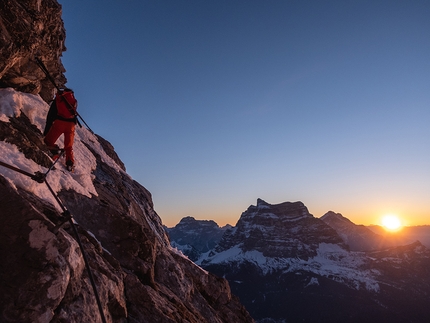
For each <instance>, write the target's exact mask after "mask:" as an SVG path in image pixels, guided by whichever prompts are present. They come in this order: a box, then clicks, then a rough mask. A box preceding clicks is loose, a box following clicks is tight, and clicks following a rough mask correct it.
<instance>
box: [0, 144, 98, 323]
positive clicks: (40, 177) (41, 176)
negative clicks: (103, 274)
mask: <svg viewBox="0 0 430 323" xmlns="http://www.w3.org/2000/svg"><path fill="white" fill-rule="evenodd" d="M62 154H64V150H62V152H61V154H60V157H61V156H62ZM58 159H60V158H58ZM58 159H57V160H56V161H55V162H54V163H53V164H52V165H51V167H50V168H49V169H48V171H47V172H46V173H41V172H35V173H34V174H31V173H29V172H26V171H25V170H22V169H19V168H17V167H15V166H12V165H9V164H7V163H4V162H2V161H0V165H1V166H4V167H6V168H9V169H11V170H13V171H16V172H18V173H20V174H23V175H25V176H28V177H30V178H31V179H32V180H34V181H36V182H38V183H45V184H46V186H47V187H48V189H49V191H50V192H51V194H52V195H53V196H54V198H55V200H56V201H57V203H58V205H59V206H60V208H61V209H62V210H63V213H62V216H64V218H65V221H69V223H70V225H71V227H72V229H73V232H74V234H75V236H76V241H77V242H78V245H79V248H81V253H82V257H83V258H84V263H85V267H86V268H87V272H88V277H89V278H90V282H91V286H92V288H93V291H94V296H95V298H96V301H97V306H98V308H99V312H100V317H101V320H102V322H103V323H106V318H105V315H104V312H103V307H102V303H101V301H100V296H99V293H98V291H97V287H96V284H95V281H94V276H93V273H92V270H91V267H90V263H89V262H88V258H87V255H86V252H85V250H84V247H83V245H82V241H81V238H80V237H79V233H78V230H77V229H76V225H75V222H74V221H73V216H72V215H71V213H70V211H69V210H67V209H66V207H65V206H64V204H63V203H62V202H61V200H60V198H59V197H58V196H57V194H55V192H54V190H53V189H52V187H51V185H49V183H48V182H47V181H46V175H48V173H49V172H50V171H51V170H52V169H53V167H54V165H55V164H56V162H57V161H58ZM63 223H64V222H63ZM60 226H61V225H60ZM54 230H55V229H54Z"/></svg>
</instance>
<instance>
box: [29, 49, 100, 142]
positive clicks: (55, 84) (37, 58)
mask: <svg viewBox="0 0 430 323" xmlns="http://www.w3.org/2000/svg"><path fill="white" fill-rule="evenodd" d="M34 59H35V60H36V63H37V65H39V67H40V69H41V70H42V71H43V72H44V73H45V75H46V77H47V78H48V79H49V80H50V81H51V83H52V84H53V85H54V86H55V88H56V89H57V91H58V92H61V90H60V88H59V87H58V85H57V83H55V80H54V78H53V77H52V76H51V74H49V71H48V69H47V68H46V66H45V64H43V62H42V61H41V60H40V58H39V57H37V56H35V57H34ZM61 98H62V100H63V101H64V102H66V106H67V108H68V109H69V110H70V112H71V113H72V114H73V115H74V114H76V116H77V117H79V118H80V119H81V121H82V122H83V123H84V124H85V126H86V127H87V129H88V130H89V131H90V132H91V133H92V134H94V132H93V131H92V130H91V128H90V127H89V126H88V124H87V123H86V122H85V120H84V119H83V118H82V117H81V115H80V114H79V113H78V112H77V111H74V109H73V107H72V106H71V105H70V103H69V102H68V101H67V100H66V99H64V98H63V97H61ZM77 122H78V125H79V126H80V127H81V128H82V125H81V124H80V123H79V120H77Z"/></svg>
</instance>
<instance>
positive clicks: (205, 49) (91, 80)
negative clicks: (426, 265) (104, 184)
mask: <svg viewBox="0 0 430 323" xmlns="http://www.w3.org/2000/svg"><path fill="white" fill-rule="evenodd" d="M60 3H61V4H62V5H63V19H64V23H65V27H66V32H67V38H66V46H67V51H66V52H65V53H64V55H63V64H64V66H65V68H66V70H67V72H66V77H67V78H68V86H69V87H71V88H73V89H74V90H75V94H76V97H77V99H78V101H79V111H80V114H81V115H82V116H83V117H84V119H85V121H86V122H87V123H88V124H89V125H90V127H91V128H92V129H93V130H94V131H95V132H96V133H98V134H100V135H101V136H103V137H104V138H106V139H107V140H109V141H110V142H111V143H112V144H113V145H114V146H115V149H116V151H117V153H118V154H119V156H120V157H121V159H122V160H123V161H124V163H125V165H126V167H127V171H128V173H129V174H130V175H131V176H132V177H133V178H134V179H135V180H137V181H138V182H139V183H141V184H142V185H143V186H145V187H146V188H147V189H148V190H149V191H150V192H151V193H152V196H153V200H154V205H155V210H156V211H157V213H158V214H159V216H160V217H161V219H162V220H163V223H164V224H166V225H168V226H174V225H175V224H176V223H178V222H179V220H180V219H181V218H182V217H184V216H188V215H189V216H193V217H195V218H196V219H213V220H215V221H216V222H217V223H218V224H220V225H224V224H226V223H230V224H232V225H234V224H236V222H237V220H238V219H239V217H240V215H241V213H242V212H243V211H245V210H246V209H247V208H248V206H249V205H251V204H254V205H255V204H256V199H257V198H262V199H264V200H265V201H267V202H269V203H272V204H275V203H281V202H285V201H302V202H303V203H304V204H305V205H306V206H307V207H308V209H309V211H310V213H311V214H313V215H314V216H316V217H320V216H322V215H323V214H325V213H326V212H327V211H329V210H332V211H335V212H338V213H342V214H343V215H344V216H346V217H348V218H349V219H350V220H351V221H353V222H355V223H357V224H379V223H380V220H379V219H380V217H381V216H382V215H383V214H385V213H395V214H398V215H399V216H400V217H401V218H402V221H403V223H404V224H406V225H415V224H430V196H429V193H430V181H429V179H430V152H429V149H430V124H429V121H430V37H429V33H430V19H429V17H430V2H429V1H426V0H424V1H406V0H405V1H395V0H390V1H374V0H372V1H354V0H342V1H287V0H282V1H271V0H264V1H263V0H260V1H253V0H251V1H250V0H246V1H234V0H226V1H224V0H216V1H215V0H213V1H202V0H199V1H185V0H184V1H179V0H160V1H155V0H154V1H141V0H126V1H119V0H116V1H114V0H109V1H93V0H73V1H61V0H60ZM78 162H85V161H78Z"/></svg>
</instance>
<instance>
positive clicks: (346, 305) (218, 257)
mask: <svg viewBox="0 0 430 323" xmlns="http://www.w3.org/2000/svg"><path fill="white" fill-rule="evenodd" d="M332 216H333V215H331V216H330V215H328V216H326V217H325V218H326V219H325V220H327V218H329V217H332ZM335 216H336V215H335ZM336 217H337V218H339V216H336ZM341 220H342V221H345V220H344V219H341ZM366 234H368V233H367V232H366ZM370 236H371V235H370ZM197 263H199V264H200V265H201V266H202V267H203V268H204V269H206V270H208V271H210V272H213V273H215V274H216V275H219V276H222V277H225V278H226V279H227V280H228V281H229V282H230V285H231V288H232V291H233V292H234V293H235V294H237V295H238V296H239V297H240V299H241V301H242V303H243V304H244V305H245V306H246V308H247V309H248V311H249V312H250V313H251V315H252V316H253V317H254V318H255V319H256V320H257V322H287V321H288V322H290V321H291V322H298V321H306V322H308V321H309V322H341V321H342V322H364V321H366V322H424V321H427V320H429V319H430V311H429V310H428V303H429V301H430V295H429V293H428V291H429V290H430V250H429V249H427V248H426V247H425V246H423V245H422V244H421V243H419V242H416V243H413V244H410V245H406V246H401V247H393V248H386V249H382V250H379V251H368V252H359V251H351V250H350V248H349V247H348V246H347V244H346V243H345V241H344V239H342V237H341V236H339V234H338V233H337V232H336V231H335V230H334V229H333V228H332V227H330V226H329V225H327V224H326V223H325V222H324V221H323V220H322V219H318V218H315V217H313V216H312V215H311V214H310V213H309V212H308V210H307V208H306V207H305V206H304V205H303V203H301V202H294V203H290V202H285V203H281V204H277V205H271V204H269V203H267V202H265V201H263V200H261V199H259V200H258V201H257V205H256V206H254V205H252V206H250V207H249V208H248V209H247V210H246V211H245V212H244V213H242V215H241V217H240V219H239V221H238V223H237V225H236V227H235V228H233V229H232V230H228V231H227V232H226V233H225V234H224V236H223V237H222V239H221V241H220V242H219V244H218V245H217V246H216V247H215V248H214V249H213V250H212V251H209V252H208V253H206V254H205V255H203V256H202V257H201V258H200V259H199V260H198V262H197ZM405 295H408V297H407V298H405Z"/></svg>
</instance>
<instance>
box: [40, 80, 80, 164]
mask: <svg viewBox="0 0 430 323" xmlns="http://www.w3.org/2000/svg"><path fill="white" fill-rule="evenodd" d="M77 106H78V102H77V101H76V99H75V96H74V92H73V91H72V90H71V89H67V88H66V89H64V90H61V91H59V92H57V94H56V96H55V99H54V101H52V103H51V107H50V108H49V112H48V116H47V118H46V126H45V131H44V132H43V134H44V136H45V139H44V142H45V144H46V145H47V146H48V149H49V150H50V151H51V152H52V154H53V155H54V158H55V155H57V158H58V150H59V147H58V145H56V144H55V142H56V141H57V140H58V138H59V137H60V136H61V135H62V134H64V150H65V152H66V167H67V169H68V170H69V171H73V170H74V167H75V158H74V154H73V140H74V138H75V127H76V123H77V113H76V109H77Z"/></svg>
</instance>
